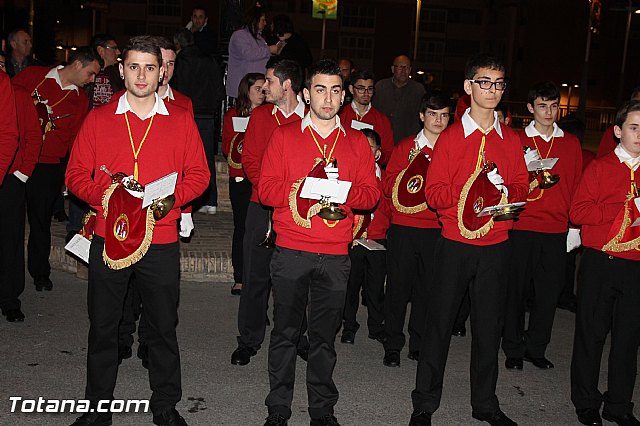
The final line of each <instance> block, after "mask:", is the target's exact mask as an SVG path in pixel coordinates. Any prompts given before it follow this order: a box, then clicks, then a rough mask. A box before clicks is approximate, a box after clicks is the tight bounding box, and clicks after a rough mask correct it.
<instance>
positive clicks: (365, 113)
mask: <svg viewBox="0 0 640 426" xmlns="http://www.w3.org/2000/svg"><path fill="white" fill-rule="evenodd" d="M351 108H353V111H354V112H355V113H356V117H364V116H365V115H367V113H368V112H369V111H370V110H371V102H369V105H367V107H366V108H365V109H364V114H360V111H358V107H357V106H356V101H351Z"/></svg>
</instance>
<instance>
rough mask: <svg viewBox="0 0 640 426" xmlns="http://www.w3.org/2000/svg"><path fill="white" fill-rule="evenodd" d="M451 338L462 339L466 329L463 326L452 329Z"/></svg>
mask: <svg viewBox="0 0 640 426" xmlns="http://www.w3.org/2000/svg"><path fill="white" fill-rule="evenodd" d="M451 335H452V336H457V337H464V336H466V335H467V328H466V327H465V326H464V325H463V326H462V327H453V331H452V332H451Z"/></svg>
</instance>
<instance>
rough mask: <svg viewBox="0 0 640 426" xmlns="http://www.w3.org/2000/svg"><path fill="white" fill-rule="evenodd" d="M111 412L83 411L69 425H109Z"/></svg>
mask: <svg viewBox="0 0 640 426" xmlns="http://www.w3.org/2000/svg"><path fill="white" fill-rule="evenodd" d="M111 424H112V422H111V413H95V412H94V413H84V414H83V415H81V416H80V417H78V418H77V419H76V421H75V422H73V423H72V424H71V426H111Z"/></svg>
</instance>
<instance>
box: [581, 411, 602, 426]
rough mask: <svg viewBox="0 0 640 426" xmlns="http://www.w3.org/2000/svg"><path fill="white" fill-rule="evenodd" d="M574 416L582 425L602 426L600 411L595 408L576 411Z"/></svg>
mask: <svg viewBox="0 0 640 426" xmlns="http://www.w3.org/2000/svg"><path fill="white" fill-rule="evenodd" d="M576 414H577V415H578V421H579V422H580V423H582V424H583V425H588V426H602V418H601V417H600V410H598V409H596V408H583V409H580V410H576Z"/></svg>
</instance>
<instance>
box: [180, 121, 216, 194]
mask: <svg viewBox="0 0 640 426" xmlns="http://www.w3.org/2000/svg"><path fill="white" fill-rule="evenodd" d="M184 121H185V137H184V143H185V149H184V158H183V163H182V181H180V182H178V183H177V184H176V189H175V191H174V195H175V197H176V205H178V206H184V205H185V204H187V203H188V202H189V201H192V200H194V199H195V198H196V197H198V196H200V195H201V194H202V193H203V192H204V191H205V190H206V189H207V186H209V178H210V172H209V166H207V157H206V156H205V153H204V147H203V145H202V139H200V133H199V132H198V128H197V126H196V122H195V121H194V120H193V118H191V116H190V115H189V114H185V115H184Z"/></svg>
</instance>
